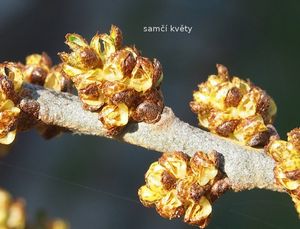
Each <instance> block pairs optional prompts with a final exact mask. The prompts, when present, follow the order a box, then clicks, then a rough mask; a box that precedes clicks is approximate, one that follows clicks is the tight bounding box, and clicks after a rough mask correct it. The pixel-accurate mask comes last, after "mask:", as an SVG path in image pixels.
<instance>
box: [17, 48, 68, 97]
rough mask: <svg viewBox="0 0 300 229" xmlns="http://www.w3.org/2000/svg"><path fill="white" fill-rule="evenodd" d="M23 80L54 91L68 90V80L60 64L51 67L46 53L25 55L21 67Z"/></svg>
mask: <svg viewBox="0 0 300 229" xmlns="http://www.w3.org/2000/svg"><path fill="white" fill-rule="evenodd" d="M22 73H23V75H24V80H25V82H28V83H32V84H37V85H40V86H44V87H45V88H48V89H52V90H55V91H70V81H69V80H68V79H67V78H66V77H64V76H63V73H62V66H61V65H55V66H53V67H52V61H51V59H50V57H49V56H48V55H47V54H46V53H44V52H43V53H42V54H41V55H40V54H32V55H29V56H27V57H26V63H25V66H23V68H22Z"/></svg>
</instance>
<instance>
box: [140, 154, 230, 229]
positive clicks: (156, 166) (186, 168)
mask: <svg viewBox="0 0 300 229" xmlns="http://www.w3.org/2000/svg"><path fill="white" fill-rule="evenodd" d="M218 164H219V158H218V154H217V153H212V154H209V155H207V154H205V153H203V152H197V153H196V154H195V155H194V156H193V157H192V158H189V157H188V156H187V155H185V154H184V153H182V152H173V153H164V154H163V156H162V157H161V158H160V159H159V160H158V162H154V163H152V164H151V166H150V168H149V170H148V171H147V173H146V175H145V181H146V185H144V186H142V187H141V188H140V189H139V191H138V195H139V198H140V200H141V202H142V204H143V205H144V206H146V207H151V206H155V207H156V210H157V212H158V213H159V214H160V215H161V216H162V217H165V218H168V219H172V218H177V217H180V216H183V215H184V221H185V222H186V223H188V224H192V225H197V226H199V227H201V228H204V227H205V226H206V225H207V224H208V221H209V218H210V215H211V212H212V206H211V203H212V202H213V201H215V200H216V199H217V198H218V197H219V196H220V195H221V194H222V193H223V192H225V191H226V190H227V189H228V188H229V182H228V181H227V178H225V179H223V178H224V177H223V176H224V175H223V174H221V172H219V171H218Z"/></svg>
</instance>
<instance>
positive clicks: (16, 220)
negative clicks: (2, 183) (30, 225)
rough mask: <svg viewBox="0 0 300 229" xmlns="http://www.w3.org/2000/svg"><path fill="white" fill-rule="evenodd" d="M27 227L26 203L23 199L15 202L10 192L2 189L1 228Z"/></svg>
mask: <svg viewBox="0 0 300 229" xmlns="http://www.w3.org/2000/svg"><path fill="white" fill-rule="evenodd" d="M25 225H26V214H25V204H24V201H23V200H21V199H17V200H13V199H12V197H11V196H10V194H9V193H8V192H6V191H4V190H2V189H0V228H1V229H24V228H25Z"/></svg>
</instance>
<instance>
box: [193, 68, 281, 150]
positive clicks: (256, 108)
mask: <svg viewBox="0 0 300 229" xmlns="http://www.w3.org/2000/svg"><path fill="white" fill-rule="evenodd" d="M217 68H218V75H211V76H209V77H208V80H207V81H206V82H204V83H201V84H200V85H198V90H197V91H194V93H193V98H194V100H193V101H192V102H191V103H190V106H191V109H192V111H193V112H195V113H197V115H198V120H199V124H200V126H202V127H204V128H207V129H209V130H210V131H211V132H213V133H217V134H219V135H221V136H224V137H229V138H232V139H235V140H238V141H240V142H242V143H243V144H245V145H250V146H256V145H264V144H265V143H266V142H267V140H268V137H269V135H270V134H269V133H268V131H267V130H268V128H267V125H268V124H271V123H272V121H273V119H274V116H275V114H276V105H275V103H274V101H273V99H272V98H271V97H270V96H268V95H267V94H266V93H265V92H264V91H263V90H262V89H260V88H258V87H256V86H254V85H253V84H252V83H251V82H249V81H248V82H247V81H244V80H241V79H239V78H238V77H233V78H232V79H231V78H230V77H229V74H228V71H227V68H226V67H224V66H222V65H217ZM245 129H246V131H244V130H245Z"/></svg>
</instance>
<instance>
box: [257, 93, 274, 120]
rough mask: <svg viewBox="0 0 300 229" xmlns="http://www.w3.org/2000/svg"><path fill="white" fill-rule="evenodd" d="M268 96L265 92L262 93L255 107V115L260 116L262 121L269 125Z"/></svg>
mask: <svg viewBox="0 0 300 229" xmlns="http://www.w3.org/2000/svg"><path fill="white" fill-rule="evenodd" d="M270 99H271V98H270V96H268V95H267V93H266V92H264V91H263V92H262V94H261V96H260V98H259V101H258V103H257V105H256V113H258V114H260V115H261V116H262V118H263V119H264V122H266V123H269V122H270V120H269V107H270Z"/></svg>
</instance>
